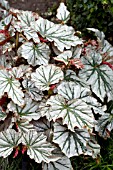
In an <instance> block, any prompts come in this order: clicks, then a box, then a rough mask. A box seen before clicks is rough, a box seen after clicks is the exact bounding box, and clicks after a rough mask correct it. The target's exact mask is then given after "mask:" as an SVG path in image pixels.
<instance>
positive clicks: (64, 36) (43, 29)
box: [35, 17, 82, 52]
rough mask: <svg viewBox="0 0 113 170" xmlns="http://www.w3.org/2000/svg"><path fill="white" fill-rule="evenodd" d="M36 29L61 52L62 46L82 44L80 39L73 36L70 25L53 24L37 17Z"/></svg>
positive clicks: (68, 47)
mask: <svg viewBox="0 0 113 170" xmlns="http://www.w3.org/2000/svg"><path fill="white" fill-rule="evenodd" d="M35 27H36V30H37V31H38V32H39V33H40V34H41V35H42V36H43V38H46V39H47V40H49V41H50V42H53V41H54V45H55V46H57V48H58V49H59V50H60V51H61V52H63V50H64V48H66V49H70V48H71V46H76V45H78V44H82V41H81V40H80V39H79V38H78V37H77V36H74V30H73V28H72V27H68V26H66V25H60V24H54V23H53V22H50V21H48V20H46V19H43V18H41V17H39V19H38V20H37V21H36V26H35Z"/></svg>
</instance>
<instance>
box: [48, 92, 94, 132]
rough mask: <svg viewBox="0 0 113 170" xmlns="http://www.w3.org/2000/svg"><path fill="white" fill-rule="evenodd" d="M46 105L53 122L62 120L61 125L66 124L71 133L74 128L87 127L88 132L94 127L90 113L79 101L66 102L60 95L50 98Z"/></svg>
mask: <svg viewBox="0 0 113 170" xmlns="http://www.w3.org/2000/svg"><path fill="white" fill-rule="evenodd" d="M46 104H47V105H50V106H51V109H50V115H51V117H52V119H53V121H56V119H58V118H62V119H63V120H62V121H63V124H66V125H67V126H68V129H70V130H71V131H74V128H75V127H78V128H80V129H81V128H84V127H87V128H88V129H90V130H92V128H93V127H94V123H95V121H94V117H93V114H92V111H91V109H90V108H89V107H88V105H87V104H86V103H85V102H84V101H82V100H81V99H73V100H70V101H68V102H67V101H66V100H65V99H64V98H63V97H62V96H61V95H55V96H51V97H50V99H48V101H47V103H46Z"/></svg>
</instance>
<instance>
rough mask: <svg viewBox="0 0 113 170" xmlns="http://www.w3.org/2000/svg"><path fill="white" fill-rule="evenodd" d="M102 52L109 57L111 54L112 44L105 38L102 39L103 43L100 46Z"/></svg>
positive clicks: (112, 50) (112, 52) (112, 53)
mask: <svg viewBox="0 0 113 170" xmlns="http://www.w3.org/2000/svg"><path fill="white" fill-rule="evenodd" d="M102 53H107V55H108V56H109V57H112V56H113V46H112V45H111V44H110V43H109V42H108V41H107V40H104V45H103V48H102ZM111 61H112V58H111Z"/></svg>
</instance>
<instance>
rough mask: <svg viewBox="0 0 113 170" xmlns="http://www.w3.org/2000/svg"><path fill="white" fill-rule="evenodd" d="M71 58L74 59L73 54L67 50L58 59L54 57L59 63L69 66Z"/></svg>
mask: <svg viewBox="0 0 113 170" xmlns="http://www.w3.org/2000/svg"><path fill="white" fill-rule="evenodd" d="M71 57H72V52H71V51H70V50H67V51H64V52H63V53H61V54H59V55H58V56H57V57H54V59H55V60H57V61H61V62H63V63H64V64H66V65H67V64H68V62H69V59H70V58H71Z"/></svg>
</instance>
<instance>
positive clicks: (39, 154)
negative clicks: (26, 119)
mask: <svg viewBox="0 0 113 170" xmlns="http://www.w3.org/2000/svg"><path fill="white" fill-rule="evenodd" d="M22 143H23V144H24V145H25V146H27V154H28V155H29V157H30V158H31V159H34V160H35V161H36V162H37V163H41V162H42V161H44V162H47V163H49V162H50V160H49V156H52V153H51V152H52V151H53V150H54V149H55V147H54V146H53V145H52V144H50V143H49V142H47V141H46V136H44V135H43V134H41V133H37V132H36V131H29V132H28V133H27V134H24V135H23V141H22Z"/></svg>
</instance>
